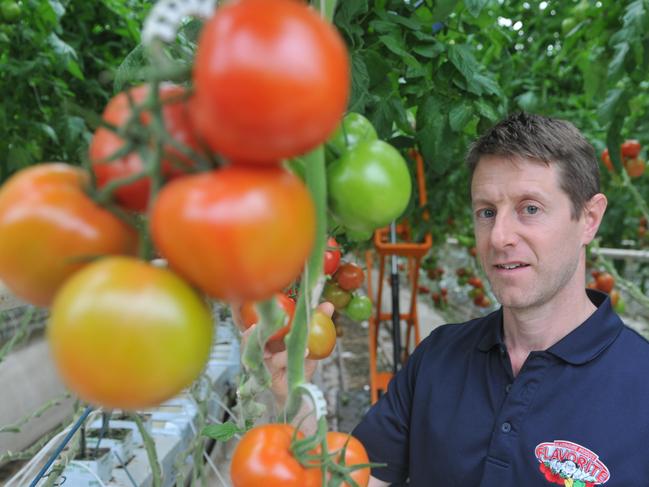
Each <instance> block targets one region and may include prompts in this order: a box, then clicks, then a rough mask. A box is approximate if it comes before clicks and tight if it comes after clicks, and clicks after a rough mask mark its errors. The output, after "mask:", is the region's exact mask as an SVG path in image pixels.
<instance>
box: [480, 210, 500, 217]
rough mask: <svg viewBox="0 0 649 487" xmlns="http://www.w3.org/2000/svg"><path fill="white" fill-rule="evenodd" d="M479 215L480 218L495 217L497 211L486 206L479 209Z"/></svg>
mask: <svg viewBox="0 0 649 487" xmlns="http://www.w3.org/2000/svg"><path fill="white" fill-rule="evenodd" d="M477 215H478V218H493V217H494V216H495V215H496V212H495V211H494V210H492V209H490V208H484V209H482V210H478V212H477Z"/></svg>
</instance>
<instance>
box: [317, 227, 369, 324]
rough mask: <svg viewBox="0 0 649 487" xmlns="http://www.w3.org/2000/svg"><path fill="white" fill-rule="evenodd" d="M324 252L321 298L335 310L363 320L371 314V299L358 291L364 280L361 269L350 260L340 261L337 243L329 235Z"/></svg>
mask: <svg viewBox="0 0 649 487" xmlns="http://www.w3.org/2000/svg"><path fill="white" fill-rule="evenodd" d="M327 245H328V249H327V251H326V252H325V263H324V273H325V274H326V275H327V276H330V277H329V279H327V282H326V283H325V287H324V290H323V292H322V299H324V300H325V301H329V302H330V303H332V304H333V305H334V308H335V309H336V311H337V312H339V313H343V314H345V315H346V316H347V317H348V318H350V319H352V320H354V321H364V320H367V319H369V317H370V316H371V315H372V301H371V300H370V299H369V298H368V297H367V296H365V295H363V294H361V293H360V292H359V289H360V288H361V287H362V286H363V282H364V281H365V272H364V271H363V269H362V268H361V267H360V266H359V265H357V264H354V263H352V262H341V260H340V259H341V252H340V247H339V246H338V243H337V242H336V240H335V239H334V238H333V237H330V238H329V240H328V242H327Z"/></svg>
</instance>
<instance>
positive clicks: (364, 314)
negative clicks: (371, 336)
mask: <svg viewBox="0 0 649 487" xmlns="http://www.w3.org/2000/svg"><path fill="white" fill-rule="evenodd" d="M345 314H346V315H347V316H348V317H349V318H351V319H352V320H354V321H365V320H367V319H369V317H370V316H372V301H371V300H370V298H368V297H367V296H362V295H355V296H352V299H351V301H349V304H348V305H347V307H346V308H345Z"/></svg>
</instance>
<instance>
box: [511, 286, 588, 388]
mask: <svg viewBox="0 0 649 487" xmlns="http://www.w3.org/2000/svg"><path fill="white" fill-rule="evenodd" d="M596 309H597V308H596V307H595V305H594V304H593V303H592V302H591V301H590V299H589V298H588V296H587V295H586V293H585V292H584V288H583V287H582V288H581V290H580V291H579V290H577V291H576V292H573V293H565V294H564V295H562V296H557V297H556V298H555V299H553V300H552V301H550V302H548V303H545V304H544V305H541V306H537V307H534V308H524V309H512V308H503V331H504V340H505V345H506V346H507V350H508V353H509V357H510V360H511V363H512V371H513V373H514V376H516V375H518V372H519V371H520V369H521V367H522V366H523V363H525V360H526V359H527V356H528V355H529V354H530V352H532V351H538V350H547V349H548V348H550V347H551V346H552V345H554V344H555V343H557V342H558V341H559V340H561V339H562V338H563V337H565V336H566V335H568V334H569V333H570V332H571V331H573V330H574V329H575V328H577V327H578V326H579V325H581V324H582V323H583V322H584V321H586V319H588V317H589V316H590V315H592V314H593V312H594V311H595V310H596Z"/></svg>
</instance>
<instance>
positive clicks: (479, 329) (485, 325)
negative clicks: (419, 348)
mask: <svg viewBox="0 0 649 487" xmlns="http://www.w3.org/2000/svg"><path fill="white" fill-rule="evenodd" d="M500 322H501V313H500V311H494V312H492V313H490V314H488V315H485V316H481V317H478V318H473V319H471V320H469V321H464V322H456V323H446V324H444V325H440V326H438V327H436V328H435V329H433V330H432V331H431V332H430V335H428V336H427V337H426V338H425V339H424V340H423V341H422V345H425V346H427V347H434V346H436V345H441V346H444V347H448V346H450V345H452V344H454V343H457V344H466V343H468V342H476V343H477V342H478V341H480V340H481V339H483V338H484V336H485V334H487V333H490V332H493V331H494V330H495V328H496V327H497V326H498V324H499V323H500Z"/></svg>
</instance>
